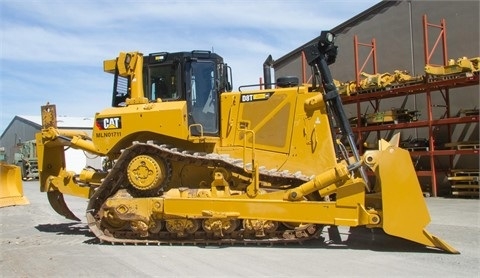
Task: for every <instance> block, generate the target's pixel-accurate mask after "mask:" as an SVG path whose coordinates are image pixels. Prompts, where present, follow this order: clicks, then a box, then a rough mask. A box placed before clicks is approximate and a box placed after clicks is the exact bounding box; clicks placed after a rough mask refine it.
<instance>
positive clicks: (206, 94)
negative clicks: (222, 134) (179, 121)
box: [187, 61, 218, 134]
mask: <svg viewBox="0 0 480 278" xmlns="http://www.w3.org/2000/svg"><path fill="white" fill-rule="evenodd" d="M189 74H190V84H189V85H190V87H189V95H188V100H187V101H188V108H189V116H190V117H189V124H201V125H202V126H203V132H204V133H210V134H212V133H217V132H218V104H217V94H216V90H215V78H216V76H215V64H214V63H213V62H212V61H192V62H191V63H190V70H189ZM197 131H198V132H199V131H200V129H199V128H197Z"/></svg>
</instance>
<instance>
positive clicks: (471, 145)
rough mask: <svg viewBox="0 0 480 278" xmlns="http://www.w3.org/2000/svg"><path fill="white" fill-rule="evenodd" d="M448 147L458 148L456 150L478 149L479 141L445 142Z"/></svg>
mask: <svg viewBox="0 0 480 278" xmlns="http://www.w3.org/2000/svg"><path fill="white" fill-rule="evenodd" d="M445 147H446V148H451V149H456V150H478V148H479V142H470V141H464V142H450V143H446V144H445Z"/></svg>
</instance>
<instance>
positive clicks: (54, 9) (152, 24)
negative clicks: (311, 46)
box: [0, 0, 378, 133]
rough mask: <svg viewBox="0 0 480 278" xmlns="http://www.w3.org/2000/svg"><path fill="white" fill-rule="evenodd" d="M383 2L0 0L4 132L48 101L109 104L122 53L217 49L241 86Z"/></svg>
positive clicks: (90, 107) (91, 109) (0, 123)
mask: <svg viewBox="0 0 480 278" xmlns="http://www.w3.org/2000/svg"><path fill="white" fill-rule="evenodd" d="M377 2H378V1H374V0H369V1H343V2H342V1H326V2H325V1H293V0H284V1H280V0H278V1H273V0H266V1H253V0H246V1H239V0H233V1H221V0H207V1H194V0H189V1H185V0H184V1H153V0H143V1H133V0H127V1H113V0H108V1H94V0H90V1H60V0H49V1H33V0H30V1H28V0H27V1H13V0H2V1H0V24H1V26H0V40H1V45H0V108H1V112H0V133H1V132H3V129H4V128H5V127H6V125H7V124H8V122H10V121H11V119H12V118H13V117H14V116H15V115H20V114H22V115H25V114H38V112H37V111H39V106H40V105H42V104H44V103H45V102H46V101H50V102H51V103H56V104H57V109H58V110H59V111H60V113H62V114H66V115H69V116H92V115H93V114H94V113H95V111H98V110H100V109H102V108H105V107H108V106H109V104H110V90H111V83H112V81H111V80H112V76H111V75H109V74H106V73H103V71H102V61H103V60H104V59H112V58H114V57H115V56H116V55H117V54H118V52H119V51H134V50H138V51H141V52H143V53H145V54H147V53H151V52H158V51H168V52H175V51H190V50H194V49H203V50H211V49H212V48H213V49H214V50H215V51H216V52H218V53H219V54H220V55H221V56H223V57H224V59H225V62H227V63H228V64H229V65H230V66H232V68H233V71H234V77H235V80H234V81H235V88H236V87H238V86H239V85H240V84H251V83H256V82H258V78H259V77H260V76H261V75H262V64H263V61H264V60H265V58H266V57H267V56H268V55H269V54H272V56H273V57H274V59H276V58H279V57H280V56H282V55H284V54H286V53H288V52H289V51H291V50H293V49H295V48H297V47H298V46H300V45H301V44H303V43H305V42H307V41H309V40H311V39H313V38H314V37H315V36H317V35H318V34H319V32H320V30H322V29H330V28H333V27H335V26H336V25H338V24H340V23H342V22H343V21H345V20H347V19H349V18H351V17H353V16H355V15H356V14H358V13H360V12H362V11H363V10H365V9H367V8H369V7H370V6H372V5H374V4H376V3H377ZM79 96H82V97H79ZM62 111H63V112H62Z"/></svg>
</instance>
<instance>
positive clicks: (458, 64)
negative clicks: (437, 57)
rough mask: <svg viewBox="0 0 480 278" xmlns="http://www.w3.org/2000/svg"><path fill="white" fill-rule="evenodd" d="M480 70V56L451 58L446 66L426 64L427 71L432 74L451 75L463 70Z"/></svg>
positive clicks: (471, 71)
mask: <svg viewBox="0 0 480 278" xmlns="http://www.w3.org/2000/svg"><path fill="white" fill-rule="evenodd" d="M478 71H480V57H475V58H470V59H468V58H467V57H462V58H459V59H457V60H456V61H455V60H454V59H450V60H449V61H448V65H446V66H434V65H426V66H425V73H427V74H430V75H449V74H457V73H462V72H470V73H473V72H478Z"/></svg>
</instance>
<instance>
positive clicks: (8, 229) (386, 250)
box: [0, 181, 480, 277]
mask: <svg viewBox="0 0 480 278" xmlns="http://www.w3.org/2000/svg"><path fill="white" fill-rule="evenodd" d="M24 193H25V195H26V196H27V198H28V199H29V200H30V203H31V204H30V205H27V206H15V207H6V208H0V276H1V277H80V276H81V277H94V276H95V277H154V276H158V277H321V276H323V277H347V276H348V277H480V246H479V240H480V223H479V212H480V206H479V203H480V202H479V200H478V199H447V198H427V199H426V200H427V204H428V207H429V210H430V214H431V217H432V222H431V223H430V225H429V226H428V227H427V230H428V231H429V232H431V233H432V234H434V235H436V236H438V237H440V238H441V239H443V240H445V241H446V242H448V243H449V244H450V245H452V246H453V247H455V248H456V249H458V250H459V251H460V252H461V254H459V255H452V254H447V253H444V252H441V251H438V250H435V249H430V248H425V247H423V246H418V245H417V244H411V243H410V242H407V241H404V240H401V239H396V238H395V239H394V238H390V237H386V236H383V235H377V234H376V233H374V234H372V233H371V232H370V231H369V230H367V231H365V230H363V231H359V232H358V235H357V234H356V233H355V236H354V235H353V234H352V235H351V236H350V239H349V240H347V239H348V236H349V230H348V228H343V227H342V228H341V229H340V231H341V233H342V239H343V240H344V241H345V242H344V243H345V244H323V243H322V242H320V241H310V242H308V243H305V244H303V245H281V246H243V245H242V246H190V245H189V246H169V245H162V246H123V245H109V244H100V243H99V242H98V241H97V240H96V239H95V237H94V236H93V234H92V233H90V231H89V230H88V228H87V225H86V221H85V218H84V210H85V208H86V205H87V201H86V200H82V199H78V198H68V197H66V202H67V203H68V204H69V207H70V208H71V209H72V211H73V212H74V213H75V214H76V215H77V216H78V217H80V218H81V219H82V222H73V221H70V220H66V219H64V218H62V217H61V216H59V215H57V214H56V213H55V212H54V211H53V209H51V208H50V205H49V203H48V200H47V196H46V194H44V193H40V192H39V185H38V182H37V181H30V182H24ZM412 217H415V215H412ZM325 230H326V229H325ZM324 233H325V236H327V235H326V232H325V231H324ZM353 237H355V240H353Z"/></svg>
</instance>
